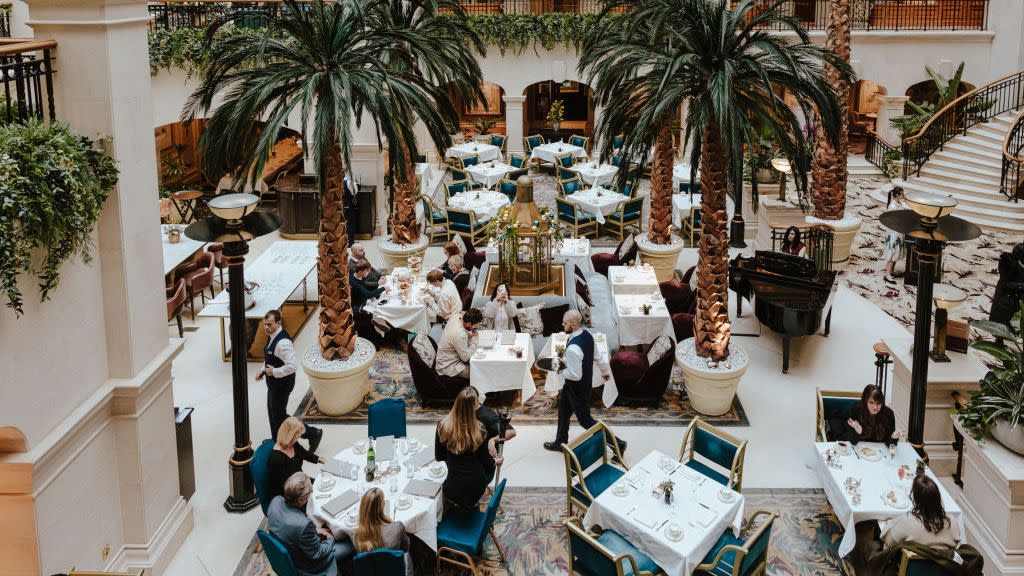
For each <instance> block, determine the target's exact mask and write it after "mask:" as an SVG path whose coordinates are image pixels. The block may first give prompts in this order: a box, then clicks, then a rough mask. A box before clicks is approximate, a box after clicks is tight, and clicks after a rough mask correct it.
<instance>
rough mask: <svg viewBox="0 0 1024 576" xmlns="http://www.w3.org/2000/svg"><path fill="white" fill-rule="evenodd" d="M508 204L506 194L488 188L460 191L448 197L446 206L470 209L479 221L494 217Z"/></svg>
mask: <svg viewBox="0 0 1024 576" xmlns="http://www.w3.org/2000/svg"><path fill="white" fill-rule="evenodd" d="M508 205H509V201H508V196H505V195H504V194H502V193H501V192H492V191H490V190H480V191H476V190H471V191H469V192H460V193H458V194H456V195H454V196H452V197H451V198H449V199H448V206H450V207H452V208H456V209H458V210H472V211H473V212H474V213H476V219H477V220H478V221H480V222H484V221H486V220H490V219H491V218H494V216H495V215H496V214H497V213H498V210H501V209H502V207H504V206H508Z"/></svg>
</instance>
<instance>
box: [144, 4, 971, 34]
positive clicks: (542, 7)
mask: <svg viewBox="0 0 1024 576" xmlns="http://www.w3.org/2000/svg"><path fill="white" fill-rule="evenodd" d="M850 3H851V20H852V23H851V26H852V27H853V29H854V30H984V29H985V27H986V23H987V18H988V4H989V0H850ZM767 4H768V0H765V5H767ZM830 4H831V0H786V2H785V3H784V4H783V10H784V11H785V12H787V13H789V14H792V15H793V16H795V17H796V18H797V19H798V20H800V21H801V22H802V23H803V25H804V27H805V28H807V29H808V30H824V29H825V28H826V26H827V24H828V14H829V6H830ZM462 7H463V8H464V9H465V10H466V12H468V13H470V14H548V13H552V12H563V13H573V14H592V13H596V12H599V11H600V10H601V2H600V0H463V1H462ZM149 12H150V14H152V15H153V23H152V27H153V28H196V27H205V26H207V25H208V24H209V23H210V22H212V21H214V20H215V19H217V18H220V17H222V16H225V15H230V14H242V15H248V16H250V17H251V18H242V19H241V21H240V25H244V26H250V27H254V26H259V25H262V24H265V23H266V22H267V21H268V20H269V19H272V18H275V17H277V15H278V14H280V12H281V3H280V0H278V1H270V2H258V3H257V2H216V1H212V0H203V1H196V2H150V3H149Z"/></svg>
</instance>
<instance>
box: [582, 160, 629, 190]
mask: <svg viewBox="0 0 1024 576" xmlns="http://www.w3.org/2000/svg"><path fill="white" fill-rule="evenodd" d="M572 169H573V170H575V171H576V172H577V173H578V174H579V175H580V178H581V179H582V180H583V182H584V183H586V184H589V185H591V186H598V185H600V184H601V183H608V182H611V180H612V178H614V177H615V174H616V173H618V171H619V167H618V166H612V165H611V164H609V163H607V162H602V163H598V162H597V161H596V160H590V161H588V162H580V163H579V164H577V165H575V166H573V167H572Z"/></svg>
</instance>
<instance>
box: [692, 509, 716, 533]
mask: <svg viewBox="0 0 1024 576" xmlns="http://www.w3.org/2000/svg"><path fill="white" fill-rule="evenodd" d="M714 521H715V511H714V510H711V509H710V508H705V507H704V506H703V505H701V504H697V505H696V506H694V508H693V522H694V524H697V525H699V526H700V527H701V528H707V527H708V526H710V525H711V523H712V522H714Z"/></svg>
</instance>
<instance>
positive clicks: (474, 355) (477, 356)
mask: <svg viewBox="0 0 1024 576" xmlns="http://www.w3.org/2000/svg"><path fill="white" fill-rule="evenodd" d="M486 357H487V354H473V358H476V359H477V360H483V359H484V358H486Z"/></svg>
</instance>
